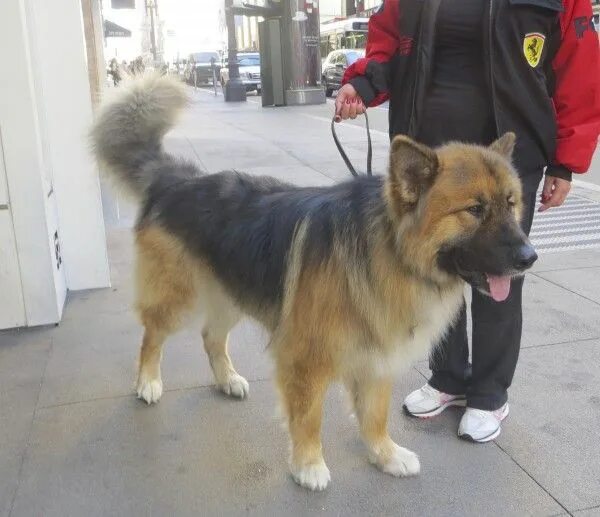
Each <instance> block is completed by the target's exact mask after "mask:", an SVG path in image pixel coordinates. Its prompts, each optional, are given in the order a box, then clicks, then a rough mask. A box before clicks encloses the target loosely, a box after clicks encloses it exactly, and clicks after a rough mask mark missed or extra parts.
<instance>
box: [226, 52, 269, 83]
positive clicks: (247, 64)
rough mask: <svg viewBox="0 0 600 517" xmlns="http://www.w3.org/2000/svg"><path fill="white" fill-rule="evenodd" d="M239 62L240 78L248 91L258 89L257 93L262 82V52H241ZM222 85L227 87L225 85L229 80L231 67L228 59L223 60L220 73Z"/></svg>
mask: <svg viewBox="0 0 600 517" xmlns="http://www.w3.org/2000/svg"><path fill="white" fill-rule="evenodd" d="M238 63H239V68H240V79H241V80H242V83H244V86H245V87H246V91H248V92H250V91H253V90H256V92H257V93H260V91H261V82H260V54H259V53H258V52H239V53H238ZM220 81H221V86H223V88H225V85H226V84H227V82H228V81H229V67H228V62H227V59H225V60H224V61H223V65H222V66H221V73H220Z"/></svg>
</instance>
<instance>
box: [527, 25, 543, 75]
mask: <svg viewBox="0 0 600 517" xmlns="http://www.w3.org/2000/svg"><path fill="white" fill-rule="evenodd" d="M545 40H546V36H544V35H543V34H540V33H539V32H530V33H529V34H525V38H524V39H523V53H524V54H525V59H527V62H528V63H529V66H531V67H532V68H535V67H536V66H538V63H539V62H540V59H541V58H542V50H543V49H544V41H545Z"/></svg>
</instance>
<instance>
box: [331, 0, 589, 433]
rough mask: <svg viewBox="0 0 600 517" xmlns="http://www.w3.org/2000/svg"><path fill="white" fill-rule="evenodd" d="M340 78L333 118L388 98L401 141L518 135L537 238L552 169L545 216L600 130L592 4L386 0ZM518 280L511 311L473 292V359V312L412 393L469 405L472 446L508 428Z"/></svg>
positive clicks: (411, 399)
mask: <svg viewBox="0 0 600 517" xmlns="http://www.w3.org/2000/svg"><path fill="white" fill-rule="evenodd" d="M343 82H344V85H343V86H342V88H341V89H340V90H339V92H338V95H337V98H336V119H337V120H341V119H347V118H355V117H356V116H358V115H360V114H362V113H364V111H365V110H366V107H367V106H376V105H378V104H380V103H382V102H384V101H386V100H388V99H389V123H390V137H393V136H395V135H398V134H406V135H408V136H410V137H412V138H415V139H416V140H418V141H421V142H423V143H424V144H427V145H430V146H439V145H441V144H443V143H445V142H447V141H452V140H454V141H456V140H459V141H463V142H470V143H474V144H481V145H487V144H489V143H491V142H492V141H493V140H495V139H496V138H497V137H498V136H500V135H501V134H503V133H504V132H506V131H512V132H514V133H516V135H517V143H516V147H515V150H514V155H513V162H514V165H515V167H516V169H517V171H518V172H519V174H520V176H521V181H522V185H523V193H524V203H525V210H524V215H523V219H522V226H523V229H524V230H525V232H526V233H529V230H530V228H531V223H532V220H533V214H534V210H535V203H536V192H537V189H538V186H539V184H540V182H541V180H542V177H543V175H544V169H545V179H544V186H543V191H542V195H541V208H540V211H544V210H547V209H548V208H551V207H557V206H560V205H561V204H562V203H563V202H564V200H565V198H566V197H567V195H568V193H569V191H570V187H571V183H570V182H571V177H572V173H584V172H586V171H587V169H588V167H589V165H590V162H591V159H592V156H593V154H594V151H595V149H596V145H597V141H598V135H599V133H600V49H599V42H598V35H597V33H596V32H595V31H594V24H593V18H592V9H591V4H590V1H589V0H385V1H384V2H383V4H382V5H381V6H380V7H379V9H378V10H377V11H376V12H375V14H373V16H372V17H371V19H370V23H369V32H368V38H367V50H366V56H365V58H364V59H360V60H358V61H357V62H356V63H354V64H353V65H352V66H350V67H349V68H348V69H347V70H346V73H345V76H344V81H343ZM512 284H513V285H512V288H511V291H510V296H509V297H508V299H507V300H506V301H505V302H502V303H497V302H495V301H493V300H492V299H491V298H489V297H487V296H484V295H482V294H481V293H479V292H478V291H476V290H473V295H472V303H471V314H472V320H473V332H472V360H471V362H472V365H469V362H468V359H469V348H468V337H467V313H466V305H464V306H463V308H462V310H461V313H460V317H459V319H458V321H457V323H456V324H455V325H454V326H453V328H451V329H450V330H449V331H448V333H447V335H446V337H445V338H444V339H443V340H442V342H441V343H440V344H439V345H438V346H437V347H436V348H435V350H434V352H433V353H432V355H431V357H430V369H431V371H432V375H431V377H430V379H429V381H428V383H427V384H426V385H425V386H423V387H422V388H420V389H418V390H416V391H414V392H412V393H410V394H409V395H408V396H407V397H406V399H405V401H404V408H405V411H406V412H407V413H409V414H410V415H413V416H417V417H432V416H435V415H437V414H439V413H441V412H442V411H443V410H444V409H445V408H447V407H449V406H452V405H460V406H465V405H466V407H467V409H466V411H465V413H464V415H463V417H462V419H461V422H460V425H459V429H458V435H459V436H460V437H461V438H464V439H468V440H471V441H474V442H478V443H483V442H487V441H490V440H492V439H494V438H496V437H497V436H498V435H499V434H500V431H501V422H502V420H503V419H504V418H506V416H507V415H508V412H509V406H508V394H507V390H508V388H509V386H510V384H511V382H512V378H513V374H514V372H515V368H516V365H517V359H518V356H519V349H520V343H521V329H522V307H521V298H522V287H523V278H516V279H514V280H513V282H512Z"/></svg>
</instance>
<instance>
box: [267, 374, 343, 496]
mask: <svg viewBox="0 0 600 517" xmlns="http://www.w3.org/2000/svg"><path fill="white" fill-rule="evenodd" d="M329 382H330V379H329V378H328V377H327V376H326V375H325V374H324V373H322V372H320V371H319V369H318V368H314V369H313V368H310V367H308V366H306V365H301V366H300V365H293V366H283V365H281V364H278V365H277V384H278V388H279V391H280V394H281V397H282V403H283V406H284V409H285V412H286V416H287V423H288V429H289V433H290V439H291V449H292V450H291V457H290V471H291V474H292V477H293V478H294V480H295V481H296V483H298V484H299V485H301V486H303V487H306V488H310V489H311V490H323V489H324V488H326V487H327V485H328V484H329V481H330V479H331V477H330V475H329V469H328V468H327V465H326V464H325V460H324V459H323V454H322V447H321V417H322V413H323V399H324V397H325V393H326V391H327V386H328V385H329Z"/></svg>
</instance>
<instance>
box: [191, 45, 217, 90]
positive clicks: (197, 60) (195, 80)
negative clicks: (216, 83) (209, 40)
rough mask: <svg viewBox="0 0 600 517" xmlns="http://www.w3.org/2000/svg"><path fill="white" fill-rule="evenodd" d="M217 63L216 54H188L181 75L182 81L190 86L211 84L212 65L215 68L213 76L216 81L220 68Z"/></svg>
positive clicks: (207, 52) (210, 52) (209, 52)
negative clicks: (214, 75)
mask: <svg viewBox="0 0 600 517" xmlns="http://www.w3.org/2000/svg"><path fill="white" fill-rule="evenodd" d="M219 62H220V57H219V53H218V52H213V51H205V52H194V53H193V54H190V56H189V58H188V60H187V64H186V67H185V72H184V74H183V77H184V80H185V81H186V82H187V83H188V84H191V85H194V84H196V85H198V86H200V85H202V84H212V83H213V65H214V66H215V67H216V70H215V74H216V77H217V79H218V77H219V70H220V68H221V67H220V65H219Z"/></svg>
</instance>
